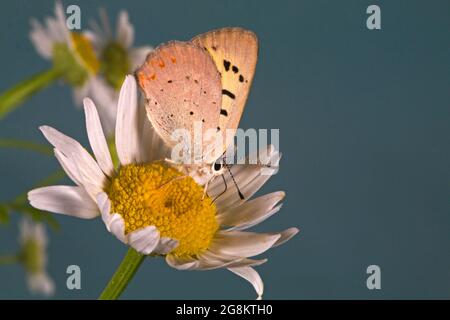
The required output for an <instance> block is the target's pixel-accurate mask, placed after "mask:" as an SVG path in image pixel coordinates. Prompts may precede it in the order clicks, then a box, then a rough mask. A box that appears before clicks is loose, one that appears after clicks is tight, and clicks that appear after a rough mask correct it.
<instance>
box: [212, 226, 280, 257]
mask: <svg viewBox="0 0 450 320" xmlns="http://www.w3.org/2000/svg"><path fill="white" fill-rule="evenodd" d="M279 238H280V235H279V234H264V233H254V232H243V231H219V232H218V233H217V235H216V236H215V238H214V239H213V241H212V244H211V246H210V248H209V250H210V251H212V252H214V253H216V254H219V255H220V254H226V255H230V256H238V257H252V256H256V255H258V254H260V253H263V252H264V251H266V250H268V249H269V248H271V247H272V246H273V244H274V243H275V242H276V241H277V240H278V239H279Z"/></svg>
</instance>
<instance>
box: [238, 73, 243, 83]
mask: <svg viewBox="0 0 450 320" xmlns="http://www.w3.org/2000/svg"><path fill="white" fill-rule="evenodd" d="M239 82H244V77H243V76H242V74H240V75H239Z"/></svg>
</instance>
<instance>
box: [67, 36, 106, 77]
mask: <svg viewBox="0 0 450 320" xmlns="http://www.w3.org/2000/svg"><path fill="white" fill-rule="evenodd" d="M70 38H71V40H72V47H73V49H74V51H75V52H76V53H77V55H78V57H79V62H80V63H81V64H82V65H83V67H85V68H86V69H87V70H88V71H89V72H90V73H92V74H96V73H97V72H98V70H99V69H100V61H99V60H98V59H97V56H96V55H95V51H94V48H93V47H92V43H91V42H90V41H89V39H88V38H87V37H86V36H85V35H83V34H82V33H77V32H71V33H70Z"/></svg>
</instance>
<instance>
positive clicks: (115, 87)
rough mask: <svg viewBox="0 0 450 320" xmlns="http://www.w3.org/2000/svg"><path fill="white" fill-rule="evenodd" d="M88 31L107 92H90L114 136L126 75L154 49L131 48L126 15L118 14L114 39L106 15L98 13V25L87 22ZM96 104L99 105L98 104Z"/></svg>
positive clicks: (130, 28)
mask: <svg viewBox="0 0 450 320" xmlns="http://www.w3.org/2000/svg"><path fill="white" fill-rule="evenodd" d="M90 27H91V30H89V31H87V32H86V35H87V36H88V37H89V39H90V40H91V42H92V45H93V47H94V50H95V52H96V54H97V56H98V57H99V58H100V74H101V76H102V81H103V82H104V83H105V84H106V87H107V88H108V90H103V91H102V90H100V91H93V92H92V94H91V97H92V98H93V100H94V102H96V106H97V108H98V111H99V113H100V119H101V121H102V124H103V128H104V130H105V131H106V134H107V135H109V133H111V134H113V133H114V127H115V122H116V115H117V99H118V98H119V90H120V87H121V85H122V83H123V81H124V79H125V76H126V75H127V74H130V73H133V72H134V70H135V69H136V68H137V67H138V66H140V65H141V64H142V63H143V62H144V61H145V58H146V57H147V54H148V53H150V51H151V50H153V48H152V47H151V46H142V47H133V43H134V27H133V25H132V24H131V23H130V20H129V17H128V12H126V11H123V10H122V11H120V12H119V15H118V16H117V21H116V30H115V35H114V34H113V32H112V30H111V25H110V23H109V19H108V15H107V13H106V11H105V10H104V9H100V25H99V24H98V23H97V22H96V21H95V20H93V21H91V22H90ZM97 101H99V102H100V103H99V102H97Z"/></svg>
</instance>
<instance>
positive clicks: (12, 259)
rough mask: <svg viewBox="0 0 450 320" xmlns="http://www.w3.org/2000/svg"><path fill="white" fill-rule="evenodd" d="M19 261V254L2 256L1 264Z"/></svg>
mask: <svg viewBox="0 0 450 320" xmlns="http://www.w3.org/2000/svg"><path fill="white" fill-rule="evenodd" d="M18 261H19V257H18V256H17V255H9V256H0V265H5V264H14V263H17V262H18Z"/></svg>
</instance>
